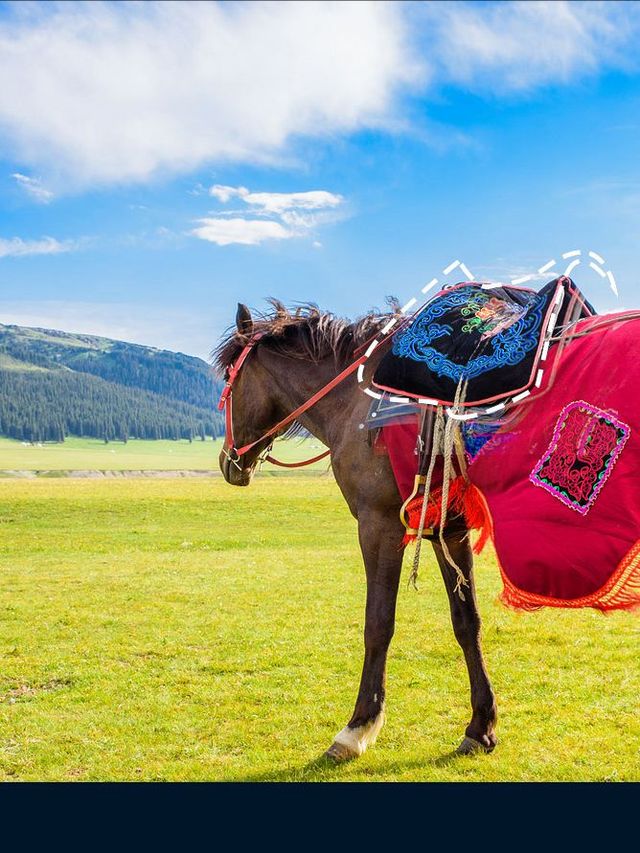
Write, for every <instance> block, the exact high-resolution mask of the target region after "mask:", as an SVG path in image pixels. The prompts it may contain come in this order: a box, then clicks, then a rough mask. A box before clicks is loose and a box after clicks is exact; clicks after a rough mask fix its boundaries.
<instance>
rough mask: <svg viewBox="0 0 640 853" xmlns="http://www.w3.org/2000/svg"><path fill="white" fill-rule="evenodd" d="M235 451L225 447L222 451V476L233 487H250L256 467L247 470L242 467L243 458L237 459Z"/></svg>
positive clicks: (220, 458)
mask: <svg viewBox="0 0 640 853" xmlns="http://www.w3.org/2000/svg"><path fill="white" fill-rule="evenodd" d="M235 456H236V454H235V453H234V451H230V450H229V449H228V448H227V447H223V448H222V450H221V451H220V456H219V458H218V461H219V463H220V470H221V471H222V476H223V477H224V478H225V480H226V481H227V483H229V485H231V486H248V485H249V483H250V482H251V480H252V479H253V474H254V471H255V465H251V466H249V467H248V468H245V467H244V466H243V465H242V457H240V458H235Z"/></svg>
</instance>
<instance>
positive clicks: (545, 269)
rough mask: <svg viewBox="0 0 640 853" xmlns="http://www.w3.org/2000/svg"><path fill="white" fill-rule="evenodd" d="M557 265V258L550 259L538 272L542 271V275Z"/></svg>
mask: <svg viewBox="0 0 640 853" xmlns="http://www.w3.org/2000/svg"><path fill="white" fill-rule="evenodd" d="M555 265H556V262H555V260H553V261H549V263H547V264H545V265H544V266H543V267H540V269H539V270H538V272H539V273H540V275H544V273H546V272H549V270H550V269H551V268H552V267H555Z"/></svg>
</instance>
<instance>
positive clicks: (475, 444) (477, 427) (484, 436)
mask: <svg viewBox="0 0 640 853" xmlns="http://www.w3.org/2000/svg"><path fill="white" fill-rule="evenodd" d="M500 426H501V424H500V423H499V422H498V423H495V422H494V423H489V424H484V423H481V422H477V423H473V422H467V423H463V424H462V438H463V440H464V447H465V450H466V451H467V454H468V456H469V457H470V458H471V459H475V458H476V456H477V455H478V453H480V451H481V450H482V448H483V447H484V446H485V444H486V443H487V442H488V441H489V439H491V438H493V436H494V435H495V433H496V432H497V431H498V430H499V429H500Z"/></svg>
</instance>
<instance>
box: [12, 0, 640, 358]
mask: <svg viewBox="0 0 640 853" xmlns="http://www.w3.org/2000/svg"><path fill="white" fill-rule="evenodd" d="M639 35H640V5H636V4H617V3H612V2H609V3H604V4H600V3H587V4H582V3H568V4H565V3H551V4H547V3H535V4H529V3H516V4H510V3H500V4H493V3H449V4H431V3H424V4H419V3H413V4H402V3H392V4H384V3H376V4H367V3H357V4H349V3H341V4H331V3H329V4H327V3H299V4H296V3H288V4H278V3H251V4H245V3H227V4H223V5H222V6H220V5H218V4H215V3H212V4H201V3H198V4H188V3H187V4H173V3H164V4H160V5H156V4H153V3H147V4H143V5H142V6H140V5H128V4H124V3H120V4H110V3H92V4H89V5H87V4H83V3H65V4H61V5H58V4H54V3H50V4H46V5H43V6H40V5H38V4H34V3H27V4H21V3H17V4H6V3H5V4H0V322H5V323H6V322H14V323H22V324H27V325H40V326H48V327H54V328H62V329H65V330H68V331H82V332H93V333H95V334H103V335H109V336H114V337H120V338H123V339H126V340H133V341H139V342H142V343H146V344H151V345H156V346H160V347H166V348H170V349H178V350H181V351H183V352H187V353H192V354H196V355H200V356H206V355H207V353H208V351H209V350H210V349H211V347H212V346H213V345H214V343H215V341H216V338H217V337H218V335H219V334H220V333H221V332H222V330H223V329H224V328H225V327H226V326H227V325H228V324H229V323H230V322H231V321H232V319H233V315H234V312H235V304H236V302H237V301H238V300H241V301H244V302H247V303H248V304H250V305H252V306H254V307H256V308H258V309H259V308H260V307H264V302H263V299H264V297H265V296H269V295H273V296H277V297H279V298H280V299H282V300H283V301H285V302H288V303H295V302H299V301H314V302H317V303H318V304H320V306H321V307H323V308H327V309H331V310H334V311H336V312H337V313H340V314H345V315H348V316H355V315H358V314H361V313H363V312H364V311H366V310H368V309H369V308H371V307H372V306H383V305H384V300H385V297H386V296H387V295H389V294H394V295H396V296H398V297H399V298H400V299H401V300H404V299H405V298H408V297H410V296H412V295H413V294H414V293H415V292H417V291H418V290H419V289H420V287H421V286H422V285H424V284H425V283H426V282H427V281H428V280H429V279H431V278H432V277H433V276H434V275H439V274H440V272H441V270H442V269H443V267H445V266H446V265H447V264H448V263H449V262H450V261H452V260H454V259H460V260H462V261H463V262H464V263H465V264H466V265H467V267H468V268H469V269H470V270H471V271H472V273H473V274H474V276H475V277H476V278H481V279H492V280H511V279H512V278H514V277H516V276H522V275H525V274H534V276H535V277H534V278H533V279H532V283H533V285H534V286H538V285H539V284H541V283H543V282H544V280H546V279H548V278H549V277H550V276H545V275H540V274H538V273H537V270H538V269H539V268H540V267H541V266H542V265H543V264H544V263H545V262H546V261H547V260H549V259H556V261H557V265H556V267H555V268H554V269H555V270H557V271H562V270H563V269H564V268H565V266H566V263H567V261H563V260H562V258H561V255H562V253H564V252H567V251H569V250H575V249H581V250H582V251H583V256H582V257H583V258H585V261H584V262H583V263H582V264H581V265H580V266H579V267H578V268H577V269H575V270H574V273H573V277H574V278H575V279H576V281H577V282H578V284H579V285H580V286H581V287H582V288H583V289H584V290H585V291H586V293H587V295H588V296H589V297H590V298H591V300H592V301H593V302H594V303H595V304H596V306H597V307H598V308H599V309H600V310H603V311H604V310H615V309H616V308H621V307H630V306H638V305H640V273H639V271H638V261H639V254H640V253H639V251H638V248H639V247H638V243H639V238H640V161H639V156H638V153H639V150H640V146H639V138H640V64H638V60H637V59H636V57H637V50H636V49H635V44H637V39H638V36H639ZM588 251H594V252H596V253H597V254H599V255H600V256H601V258H602V259H603V263H602V264H601V265H600V266H601V268H602V269H606V270H611V271H612V272H613V273H614V274H615V279H616V281H617V284H618V288H619V298H618V299H616V297H615V296H614V294H613V293H612V291H611V289H610V287H609V283H608V280H607V279H603V278H602V277H601V276H600V275H599V274H598V273H597V272H596V271H594V270H593V269H590V268H589V266H588V258H586V253H587V252H588ZM456 277H457V278H459V277H460V276H459V275H458V276H455V275H454V278H456Z"/></svg>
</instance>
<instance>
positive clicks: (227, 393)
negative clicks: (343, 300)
mask: <svg viewBox="0 0 640 853" xmlns="http://www.w3.org/2000/svg"><path fill="white" fill-rule="evenodd" d="M261 337H262V333H261V332H258V333H257V334H256V335H254V337H252V338H251V339H250V340H249V341H248V342H247V344H246V345H245V347H244V349H243V350H242V352H241V353H240V355H239V356H238V359H237V361H236V362H235V364H232V365H230V367H229V375H228V378H227V382H226V384H225V386H224V389H223V391H222V394H221V395H220V401H219V403H218V409H220V410H222V409H225V427H226V433H227V445H228V447H229V452H230V453H235V458H236V459H237V458H238V457H240V456H243V455H244V454H245V453H248V452H249V450H251V449H252V448H253V447H255V446H256V445H257V444H260V442H262V441H264V440H265V438H272V437H275V436H276V435H277V433H279V432H280V431H281V430H283V429H284V428H285V427H286V426H288V425H289V424H291V423H293V421H295V420H296V419H297V418H299V417H300V415H302V414H303V413H304V412H306V411H307V410H308V409H310V408H311V407H312V406H315V404H316V403H317V402H318V401H319V400H321V399H322V398H323V397H326V395H327V394H329V392H330V391H333V389H334V388H335V387H336V386H338V385H339V384H340V383H341V382H343V381H344V380H345V379H346V378H347V377H348V376H350V375H351V374H352V373H354V372H355V371H356V370H357V369H358V368H359V367H360V365H361V364H364V362H365V361H366V359H367V356H366V355H362V356H360V358H358V359H356V361H354V362H352V363H351V364H350V365H349V366H348V367H346V368H345V369H344V370H343V371H342V372H341V373H339V374H338V375H337V376H334V378H333V379H332V380H331V381H330V382H327V384H326V385H324V386H323V387H322V388H321V389H320V390H319V391H316V393H315V394H314V395H313V396H312V397H310V398H309V399H308V400H307V401H306V402H304V403H303V404H302V405H301V406H298V408H297V409H295V410H294V411H293V412H291V414H289V415H287V416H286V417H285V418H283V419H282V420H281V421H279V422H278V423H277V424H276V425H275V426H273V427H271V429H269V430H267V432H265V433H264V434H263V435H261V436H260V438H257V439H256V440H255V441H252V442H250V443H249V444H245V445H244V446H243V447H236V446H235V442H234V439H233V417H232V405H233V404H232V398H233V395H232V388H233V383H234V382H235V381H236V379H237V377H238V373H239V372H240V368H241V367H242V365H243V364H244V363H245V361H246V360H247V358H248V356H249V354H250V352H251V350H252V349H253V347H254V346H255V345H256V344H257V343H258V341H259V340H260V338H261ZM329 453H330V451H329V450H326V451H324V452H323V453H320V454H319V455H318V456H314V457H313V459H308V460H306V461H304V462H279V461H278V460H276V459H274V458H273V457H272V456H267V457H266V458H267V461H269V462H271V463H273V464H274V465H279V466H280V467H282V468H301V467H302V466H303V465H310V464H311V463H312V462H318V461H319V460H320V459H324V458H325V456H328V455H329Z"/></svg>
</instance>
